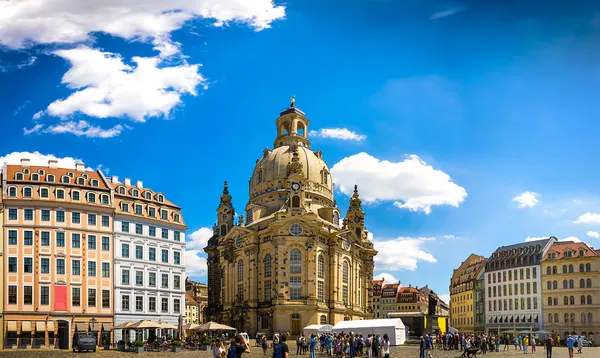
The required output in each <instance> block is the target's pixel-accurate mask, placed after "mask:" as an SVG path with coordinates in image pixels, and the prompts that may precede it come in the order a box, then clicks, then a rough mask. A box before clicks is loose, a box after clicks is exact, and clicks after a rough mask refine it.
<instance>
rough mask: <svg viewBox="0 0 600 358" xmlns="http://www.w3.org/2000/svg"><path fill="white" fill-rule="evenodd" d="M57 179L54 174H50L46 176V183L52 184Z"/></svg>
mask: <svg viewBox="0 0 600 358" xmlns="http://www.w3.org/2000/svg"><path fill="white" fill-rule="evenodd" d="M54 180H55V177H54V175H52V174H48V175H46V181H48V182H50V183H54Z"/></svg>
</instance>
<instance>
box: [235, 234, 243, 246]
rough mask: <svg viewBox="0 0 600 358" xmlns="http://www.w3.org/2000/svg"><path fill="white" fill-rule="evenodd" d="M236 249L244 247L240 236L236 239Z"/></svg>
mask: <svg viewBox="0 0 600 358" xmlns="http://www.w3.org/2000/svg"><path fill="white" fill-rule="evenodd" d="M235 247H237V248H238V249H239V248H240V247H242V238H241V237H239V236H238V237H236V238H235Z"/></svg>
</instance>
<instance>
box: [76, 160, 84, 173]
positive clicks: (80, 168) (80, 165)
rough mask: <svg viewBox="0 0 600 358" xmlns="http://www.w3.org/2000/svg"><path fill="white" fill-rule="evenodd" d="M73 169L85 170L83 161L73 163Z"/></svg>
mask: <svg viewBox="0 0 600 358" xmlns="http://www.w3.org/2000/svg"><path fill="white" fill-rule="evenodd" d="M75 170H77V171H78V172H83V171H85V166H84V165H83V162H77V163H75Z"/></svg>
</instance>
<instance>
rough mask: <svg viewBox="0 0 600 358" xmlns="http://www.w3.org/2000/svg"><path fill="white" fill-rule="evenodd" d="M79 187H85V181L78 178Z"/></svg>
mask: <svg viewBox="0 0 600 358" xmlns="http://www.w3.org/2000/svg"><path fill="white" fill-rule="evenodd" d="M77 185H85V179H83V178H77Z"/></svg>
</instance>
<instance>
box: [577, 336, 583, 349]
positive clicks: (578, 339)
mask: <svg viewBox="0 0 600 358" xmlns="http://www.w3.org/2000/svg"><path fill="white" fill-rule="evenodd" d="M582 349H583V338H582V337H581V336H579V337H577V353H582V352H581V350H582Z"/></svg>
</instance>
